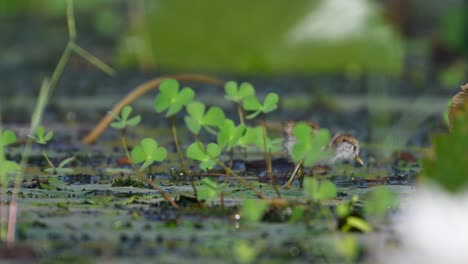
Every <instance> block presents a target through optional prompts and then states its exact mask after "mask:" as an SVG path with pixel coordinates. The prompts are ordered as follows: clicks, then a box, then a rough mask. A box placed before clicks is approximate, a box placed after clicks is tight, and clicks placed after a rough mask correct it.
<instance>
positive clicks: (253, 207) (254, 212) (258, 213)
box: [240, 199, 268, 222]
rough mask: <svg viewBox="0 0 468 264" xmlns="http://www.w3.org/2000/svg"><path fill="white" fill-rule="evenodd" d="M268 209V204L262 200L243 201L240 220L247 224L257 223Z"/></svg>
mask: <svg viewBox="0 0 468 264" xmlns="http://www.w3.org/2000/svg"><path fill="white" fill-rule="evenodd" d="M267 209H268V204H267V202H266V201H264V200H258V199H245V200H244V201H243V202H242V209H241V213H240V215H241V219H243V220H245V221H247V222H258V221H260V220H262V218H263V215H265V212H266V210H267Z"/></svg>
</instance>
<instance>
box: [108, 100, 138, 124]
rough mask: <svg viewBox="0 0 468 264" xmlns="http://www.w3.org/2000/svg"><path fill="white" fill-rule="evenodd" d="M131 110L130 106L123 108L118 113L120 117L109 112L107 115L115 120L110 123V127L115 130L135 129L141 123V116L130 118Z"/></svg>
mask: <svg viewBox="0 0 468 264" xmlns="http://www.w3.org/2000/svg"><path fill="white" fill-rule="evenodd" d="M132 111H133V108H132V106H130V105H126V106H124V108H122V110H121V111H120V115H117V114H116V113H114V112H112V111H109V112H108V113H109V114H110V115H111V116H113V117H114V118H115V120H117V121H115V122H112V123H111V124H110V125H111V127H113V128H116V129H125V128H127V127H135V126H137V125H138V124H139V123H140V122H141V116H140V115H136V116H134V117H131V118H130V114H131V113H132Z"/></svg>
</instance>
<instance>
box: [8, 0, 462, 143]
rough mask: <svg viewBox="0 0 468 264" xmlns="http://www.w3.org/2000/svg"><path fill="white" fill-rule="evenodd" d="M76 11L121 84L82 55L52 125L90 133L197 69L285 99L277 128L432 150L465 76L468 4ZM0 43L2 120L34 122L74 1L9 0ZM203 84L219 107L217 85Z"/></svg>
mask: <svg viewBox="0 0 468 264" xmlns="http://www.w3.org/2000/svg"><path fill="white" fill-rule="evenodd" d="M74 6H75V19H76V26H77V33H78V36H77V43H78V44H79V45H80V46H81V47H83V48H84V49H86V50H88V51H90V52H91V53H92V54H94V55H96V56H97V57H98V58H100V59H102V60H103V61H104V62H106V63H108V64H109V65H111V66H112V67H114V68H116V69H117V74H116V75H115V76H114V77H109V76H107V75H105V74H104V73H102V72H101V71H99V70H98V69H96V68H95V67H94V66H93V65H90V64H89V63H88V62H87V61H85V60H83V59H82V58H80V57H79V56H77V55H72V57H71V58H70V61H69V63H68V64H67V66H66V68H65V71H64V74H63V76H62V78H61V80H60V82H59V84H58V87H57V89H56V90H55V91H54V94H53V96H52V99H53V100H51V102H50V105H49V107H48V111H47V113H46V116H45V120H46V121H51V122H63V121H64V120H67V118H69V117H70V113H72V116H73V117H74V118H76V119H77V120H78V121H80V122H89V123H93V122H96V121H97V120H99V119H100V117H102V115H103V114H105V113H106V111H108V110H109V109H110V108H111V107H112V105H113V104H114V103H115V102H117V101H118V100H119V99H120V98H121V97H122V96H123V95H125V94H126V93H128V92H129V91H130V90H131V89H133V88H134V87H135V86H137V85H138V84H140V83H142V82H144V81H146V80H148V79H150V78H154V77H157V76H160V75H163V74H169V73H177V72H194V73H205V74H210V75H214V76H217V77H220V78H223V79H235V80H238V81H244V80H246V81H250V82H252V83H253V84H254V85H255V86H256V87H257V89H258V90H259V92H260V93H266V92H269V91H276V92H279V93H280V94H282V95H283V97H282V101H281V102H282V105H281V107H282V109H283V110H285V111H282V112H281V113H279V114H278V115H276V119H277V120H285V119H291V118H292V119H306V120H314V121H317V122H319V123H320V124H321V125H322V126H324V127H328V128H330V129H332V130H336V131H337V130H345V131H351V132H354V133H356V134H359V135H360V137H361V138H363V139H365V140H367V141H369V142H373V141H374V142H375V141H379V142H382V141H385V142H387V143H389V144H400V145H401V144H408V143H415V144H418V145H420V144H426V143H427V142H428V137H427V136H422V137H421V133H423V134H427V133H428V131H432V130H438V129H444V128H443V127H444V121H443V113H444V111H445V109H446V106H447V103H448V100H449V98H450V97H451V96H452V95H453V94H454V93H456V91H458V89H459V86H460V85H461V84H463V83H464V82H465V75H466V73H467V71H468V70H467V60H466V59H467V52H468V16H463V14H464V13H466V10H467V9H468V1H463V0H446V1H436V0H431V1H428V0H353V1H349V0H296V1H290V2H288V3H286V2H284V1H283V0H268V1H248V0H238V1H209V0H198V1H163V0H159V1H158V0H153V1H146V0H134V1H124V0H79V1H75V2H74ZM0 38H1V41H0V45H1V46H0V58H1V60H0V72H1V77H0V96H1V99H0V100H1V101H0V104H1V107H0V110H1V111H2V113H3V115H2V119H3V122H6V123H12V122H26V121H27V120H29V118H30V113H31V112H32V107H33V105H34V101H35V99H36V96H37V93H38V90H39V87H40V83H41V81H42V79H43V78H44V76H49V75H50V74H51V72H52V71H53V69H54V67H55V65H56V64H57V61H58V59H59V57H60V54H61V53H62V52H63V50H64V48H65V45H66V44H67V41H68V28H67V20H66V3H65V1H63V0H21V1H11V0H0ZM196 88H197V90H198V91H201V97H202V98H204V99H206V100H207V101H210V102H213V103H214V104H218V103H219V104H222V102H218V101H220V99H222V96H213V94H214V95H216V92H215V93H213V92H212V91H213V90H214V89H213V88H212V87H196ZM218 90H219V94H220V95H221V94H222V89H218ZM218 90H216V91H218ZM204 91H210V93H209V94H208V93H203V92H204ZM285 91H287V93H285ZM153 100H154V97H153V96H148V97H147V98H146V97H145V98H144V99H142V100H140V101H139V103H138V105H137V106H136V107H137V110H139V111H140V112H142V113H143V119H144V120H149V121H146V122H157V119H155V118H154V114H152V113H153V112H152V111H153ZM145 111H147V112H148V114H147V117H148V118H145ZM150 112H151V113H150ZM150 114H151V117H150ZM421 128H423V129H424V130H423V131H420V129H421ZM415 134H416V135H418V137H416V138H413V139H412V138H411V137H412V136H414V135H415ZM392 141H398V142H396V143H395V142H392Z"/></svg>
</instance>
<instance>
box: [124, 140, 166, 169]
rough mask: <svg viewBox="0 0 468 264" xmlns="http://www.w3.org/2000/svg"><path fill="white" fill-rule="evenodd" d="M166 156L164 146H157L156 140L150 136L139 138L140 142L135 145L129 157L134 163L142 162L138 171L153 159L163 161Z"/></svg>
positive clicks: (151, 162) (153, 160)
mask: <svg viewBox="0 0 468 264" xmlns="http://www.w3.org/2000/svg"><path fill="white" fill-rule="evenodd" d="M166 157H167V150H166V148H165V147H163V146H159V145H158V142H157V141H156V140H154V139H152V138H144V139H143V140H141V142H140V144H138V145H136V146H135V147H134V148H133V150H132V153H131V158H132V161H133V162H134V163H140V162H143V165H141V167H140V171H144V170H145V169H146V168H148V167H149V166H151V165H152V164H153V163H154V162H155V161H163V160H164V159H165V158H166Z"/></svg>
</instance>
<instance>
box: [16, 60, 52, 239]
mask: <svg viewBox="0 0 468 264" xmlns="http://www.w3.org/2000/svg"><path fill="white" fill-rule="evenodd" d="M57 67H58V65H57ZM56 70H57V68H56ZM52 88H53V87H52V86H50V82H49V81H48V79H47V78H46V79H44V81H43V82H42V85H41V89H40V91H39V96H38V99H37V103H36V106H35V108H34V112H33V115H32V118H31V126H30V129H29V131H31V133H32V132H33V131H35V130H36V127H37V126H38V125H39V124H40V122H41V120H42V116H43V113H44V109H45V106H46V104H47V101H48V98H49V95H50V92H51V91H52ZM32 144H33V139H32V138H31V137H29V138H28V140H27V141H26V146H25V147H24V150H23V153H22V154H21V161H20V168H21V170H20V173H19V174H18V175H16V177H15V180H14V182H13V191H12V194H11V201H10V206H9V213H8V227H7V246H8V247H10V246H12V245H13V243H14V242H15V230H16V217H17V215H16V214H17V211H18V208H17V206H18V203H17V199H18V192H19V191H18V189H19V188H20V185H21V181H22V180H23V178H24V172H25V170H26V165H27V162H28V159H29V156H30V154H31V149H32Z"/></svg>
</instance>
